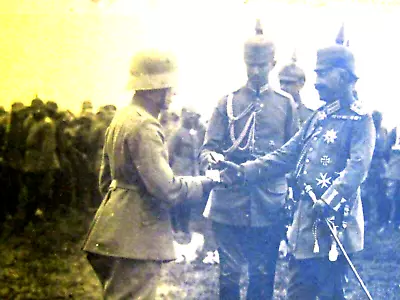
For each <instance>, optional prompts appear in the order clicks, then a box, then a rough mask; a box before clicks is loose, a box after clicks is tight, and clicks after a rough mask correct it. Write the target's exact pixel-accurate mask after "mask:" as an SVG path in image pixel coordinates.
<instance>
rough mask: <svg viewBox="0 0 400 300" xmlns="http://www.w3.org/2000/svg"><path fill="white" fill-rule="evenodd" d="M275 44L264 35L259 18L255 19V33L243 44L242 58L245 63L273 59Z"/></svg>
mask: <svg viewBox="0 0 400 300" xmlns="http://www.w3.org/2000/svg"><path fill="white" fill-rule="evenodd" d="M274 56H275V45H274V43H273V42H272V41H271V40H270V39H268V38H267V37H266V36H265V35H264V30H263V28H262V26H261V21H260V19H257V20H256V26H255V35H254V36H252V37H251V38H249V39H248V40H247V41H246V42H245V44H244V60H245V62H246V64H249V63H250V64H251V63H265V62H268V61H270V60H271V59H272V60H273V59H274Z"/></svg>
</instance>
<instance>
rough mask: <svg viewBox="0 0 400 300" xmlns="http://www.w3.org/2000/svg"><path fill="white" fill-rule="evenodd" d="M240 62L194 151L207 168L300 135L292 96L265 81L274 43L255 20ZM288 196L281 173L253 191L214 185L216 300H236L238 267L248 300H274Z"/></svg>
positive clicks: (247, 156)
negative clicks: (243, 69)
mask: <svg viewBox="0 0 400 300" xmlns="http://www.w3.org/2000/svg"><path fill="white" fill-rule="evenodd" d="M244 60H245V63H246V66H247V76H248V82H247V84H246V85H245V86H244V87H242V88H240V89H239V90H237V91H235V92H233V93H231V94H229V95H227V96H225V97H223V98H222V99H221V100H220V101H219V103H218V105H217V107H216V108H215V109H214V112H213V114H212V117H211V119H210V121H209V124H208V128H207V131H206V137H205V142H204V145H203V148H202V151H201V154H200V160H201V165H202V166H203V167H204V168H205V169H206V168H207V167H209V168H213V167H214V165H215V164H216V163H217V162H218V161H219V160H224V159H225V160H229V161H233V162H235V163H237V164H239V163H242V162H245V161H247V160H252V159H254V158H256V157H259V156H262V155H265V154H266V153H269V152H271V151H273V150H275V149H277V148H279V147H281V146H282V145H283V144H284V143H285V142H287V141H288V140H289V139H290V138H291V137H292V136H293V135H294V134H295V133H296V132H297V130H298V125H299V122H298V118H297V113H296V104H295V103H294V101H293V99H292V97H291V96H290V95H289V94H287V93H285V92H282V91H275V90H273V89H271V87H270V86H269V84H268V75H269V73H270V71H271V70H272V69H273V67H274V66H275V46H274V44H273V42H271V41H270V40H268V39H266V38H265V37H264V35H263V34H262V29H261V26H260V24H259V22H258V24H257V26H256V35H255V36H254V37H252V38H250V39H249V40H248V41H247V42H246V43H245V45H244ZM286 193H287V183H286V178H285V176H284V174H282V176H279V177H276V178H274V179H269V180H260V181H259V182H258V183H257V184H255V185H254V186H251V187H243V186H235V185H234V186H231V187H226V188H225V187H217V188H215V189H214V190H213V191H212V192H211V194H210V198H209V203H211V207H210V212H209V216H208V217H209V218H210V219H211V221H212V228H213V232H214V237H215V240H216V243H217V246H218V253H219V257H220V275H219V297H220V299H240V278H241V275H242V270H243V266H244V265H246V266H247V267H248V277H249V285H248V290H247V299H272V295H273V286H274V278H275V267H276V261H277V257H278V247H279V243H280V241H281V239H282V238H283V236H284V228H285V224H284V218H283V206H284V203H285V197H286Z"/></svg>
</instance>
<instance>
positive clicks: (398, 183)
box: [379, 125, 400, 234]
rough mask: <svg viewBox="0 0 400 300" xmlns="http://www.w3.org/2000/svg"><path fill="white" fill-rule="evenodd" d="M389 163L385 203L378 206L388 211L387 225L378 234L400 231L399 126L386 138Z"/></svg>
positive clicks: (386, 175)
mask: <svg viewBox="0 0 400 300" xmlns="http://www.w3.org/2000/svg"><path fill="white" fill-rule="evenodd" d="M387 146H388V149H389V150H388V151H389V162H388V165H387V171H386V174H385V179H386V197H387V200H388V202H387V203H379V205H383V206H387V207H388V209H389V214H388V219H387V224H384V225H383V226H382V227H381V228H380V230H379V233H381V234H382V233H383V232H384V231H386V230H387V229H395V228H396V229H398V230H400V125H397V126H396V127H394V128H393V129H392V130H391V131H390V133H389V136H388V142H387Z"/></svg>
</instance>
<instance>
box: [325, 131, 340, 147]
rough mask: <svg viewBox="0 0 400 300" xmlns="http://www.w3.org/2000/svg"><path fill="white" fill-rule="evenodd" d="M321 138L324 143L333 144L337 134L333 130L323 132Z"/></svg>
mask: <svg viewBox="0 0 400 300" xmlns="http://www.w3.org/2000/svg"><path fill="white" fill-rule="evenodd" d="M323 138H324V141H325V143H327V144H333V143H334V142H335V140H336V139H337V132H336V131H335V129H329V130H328V131H327V132H325V134H324V136H323Z"/></svg>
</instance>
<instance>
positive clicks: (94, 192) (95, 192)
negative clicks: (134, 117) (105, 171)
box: [88, 109, 111, 209]
mask: <svg viewBox="0 0 400 300" xmlns="http://www.w3.org/2000/svg"><path fill="white" fill-rule="evenodd" d="M110 122H111V120H110ZM108 125H109V122H108V117H107V112H106V111H105V110H104V109H102V110H99V111H98V112H97V113H96V116H95V119H94V120H93V123H92V126H91V129H90V135H89V139H90V140H89V146H90V148H89V153H88V161H89V176H90V187H89V192H90V193H91V196H90V198H91V200H90V201H89V203H90V208H96V209H97V208H98V207H99V205H100V203H101V195H100V193H99V189H98V188H97V185H98V176H99V173H100V167H101V158H102V154H103V147H104V138H105V133H106V129H107V127H108Z"/></svg>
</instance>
